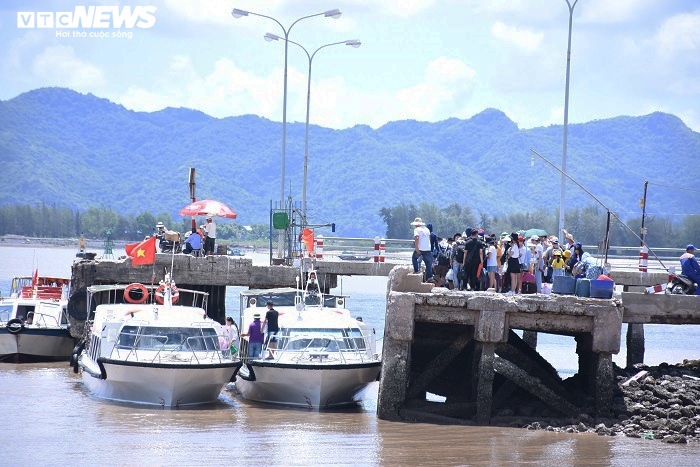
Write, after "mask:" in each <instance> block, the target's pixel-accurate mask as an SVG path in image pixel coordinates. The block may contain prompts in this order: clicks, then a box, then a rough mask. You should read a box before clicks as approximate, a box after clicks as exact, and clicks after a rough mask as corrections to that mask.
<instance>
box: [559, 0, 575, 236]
mask: <svg viewBox="0 0 700 467" xmlns="http://www.w3.org/2000/svg"><path fill="white" fill-rule="evenodd" d="M577 3H578V0H574V3H573V4H572V3H571V2H570V0H566V5H567V6H568V7H569V45H568V48H567V49H566V90H565V91H564V149H563V151H562V156H561V171H562V173H561V191H560V193H559V234H558V235H559V236H560V237H561V238H564V237H563V235H564V233H563V230H564V204H565V202H564V200H565V194H564V187H565V185H566V176H564V173H566V143H567V130H568V126H569V75H570V73H571V27H572V25H573V21H574V8H575V7H576V4H577Z"/></svg>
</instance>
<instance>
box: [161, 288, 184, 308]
mask: <svg viewBox="0 0 700 467" xmlns="http://www.w3.org/2000/svg"><path fill="white" fill-rule="evenodd" d="M170 296H171V300H172V303H173V304H175V303H177V301H178V300H179V299H180V291H179V290H177V287H175V286H174V285H171V286H170ZM164 301H165V285H164V284H161V285H160V286H158V288H157V289H156V302H158V304H159V305H162V304H163V302H164Z"/></svg>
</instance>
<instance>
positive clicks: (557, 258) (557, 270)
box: [552, 250, 569, 277]
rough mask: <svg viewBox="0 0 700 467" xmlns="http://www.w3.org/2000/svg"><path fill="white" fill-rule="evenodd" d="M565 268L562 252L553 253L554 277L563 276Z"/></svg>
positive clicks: (555, 251)
mask: <svg viewBox="0 0 700 467" xmlns="http://www.w3.org/2000/svg"><path fill="white" fill-rule="evenodd" d="M566 251H569V250H566ZM565 266H566V262H565V261H564V256H563V254H562V252H561V250H554V251H553V252H552V277H557V276H563V275H564V267H565Z"/></svg>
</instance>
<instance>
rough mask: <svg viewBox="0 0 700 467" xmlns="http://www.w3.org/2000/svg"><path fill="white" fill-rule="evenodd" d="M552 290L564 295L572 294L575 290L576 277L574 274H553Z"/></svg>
mask: <svg viewBox="0 0 700 467" xmlns="http://www.w3.org/2000/svg"><path fill="white" fill-rule="evenodd" d="M552 282H553V284H552V292H553V293H558V294H564V295H573V294H574V293H575V292H576V278H574V276H555V277H553V278H552Z"/></svg>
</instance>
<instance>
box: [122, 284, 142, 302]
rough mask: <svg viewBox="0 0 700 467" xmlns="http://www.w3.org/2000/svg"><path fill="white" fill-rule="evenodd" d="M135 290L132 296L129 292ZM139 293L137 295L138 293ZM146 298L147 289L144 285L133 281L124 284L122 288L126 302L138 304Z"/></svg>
mask: <svg viewBox="0 0 700 467" xmlns="http://www.w3.org/2000/svg"><path fill="white" fill-rule="evenodd" d="M132 292H136V294H135V295H136V296H132V295H131V293H132ZM139 293H140V294H141V296H140V297H139V295H138V294H139ZM147 298H148V289H147V288H146V286H145V285H143V284H140V283H138V282H134V283H133V284H129V285H127V286H126V289H124V300H125V301H126V302H127V303H133V304H134V305H140V304H141V303H143V302H145V301H146V299H147Z"/></svg>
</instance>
